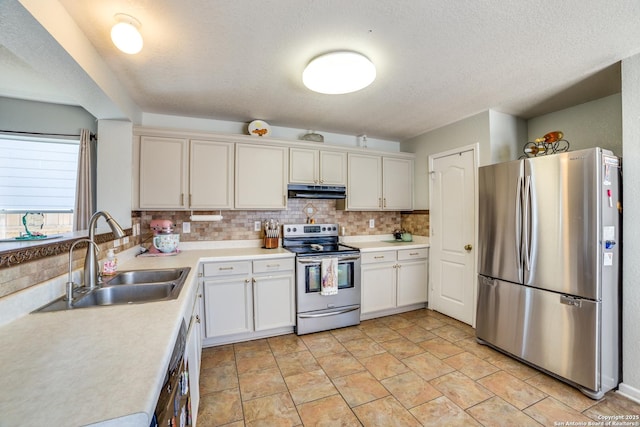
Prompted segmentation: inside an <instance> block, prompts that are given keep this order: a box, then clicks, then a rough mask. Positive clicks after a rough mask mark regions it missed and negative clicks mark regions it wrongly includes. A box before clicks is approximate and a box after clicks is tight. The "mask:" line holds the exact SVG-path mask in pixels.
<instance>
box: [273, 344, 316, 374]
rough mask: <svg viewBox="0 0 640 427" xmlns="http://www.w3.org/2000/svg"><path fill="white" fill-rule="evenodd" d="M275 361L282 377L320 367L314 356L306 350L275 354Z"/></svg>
mask: <svg viewBox="0 0 640 427" xmlns="http://www.w3.org/2000/svg"><path fill="white" fill-rule="evenodd" d="M276 363H277V364H278V367H279V368H280V371H281V372H282V376H284V377H290V376H291V375H297V374H302V373H304V372H311V371H317V370H318V369H320V365H319V364H318V362H317V361H316V358H315V357H313V355H312V354H311V352H310V351H308V350H305V351H299V352H297V353H289V354H283V355H279V356H276Z"/></svg>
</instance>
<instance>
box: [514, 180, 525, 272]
mask: <svg viewBox="0 0 640 427" xmlns="http://www.w3.org/2000/svg"><path fill="white" fill-rule="evenodd" d="M522 187H523V178H522V177H518V185H516V221H515V228H516V234H515V239H516V256H517V261H518V270H520V268H521V266H522ZM520 275H522V274H520ZM520 280H522V277H520Z"/></svg>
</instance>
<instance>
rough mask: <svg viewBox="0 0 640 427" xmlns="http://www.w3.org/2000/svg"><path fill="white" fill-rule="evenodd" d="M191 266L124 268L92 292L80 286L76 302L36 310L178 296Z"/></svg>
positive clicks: (149, 300) (118, 303) (61, 300)
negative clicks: (153, 268)
mask: <svg viewBox="0 0 640 427" xmlns="http://www.w3.org/2000/svg"><path fill="white" fill-rule="evenodd" d="M190 270H191V268H189V267H184V268H172V269H160V270H130V271H122V272H120V273H118V274H116V275H115V276H113V277H112V278H110V279H108V280H107V281H106V282H105V283H103V284H102V286H100V287H98V288H96V289H93V290H91V291H89V290H88V289H86V288H80V289H77V290H76V292H75V293H74V298H75V301H74V302H73V304H72V305H69V304H67V301H65V299H64V297H60V298H58V299H57V300H55V301H53V302H51V303H49V304H47V305H45V306H44V307H41V308H39V309H37V310H36V311H35V312H36V313H38V312H47V311H59V310H73V309H76V308H88V307H101V306H107V305H122V304H142V303H147V302H154V301H167V300H172V299H176V298H178V296H179V295H180V291H181V290H182V286H183V285H184V282H185V281H186V279H187V276H188V275H189V271H190Z"/></svg>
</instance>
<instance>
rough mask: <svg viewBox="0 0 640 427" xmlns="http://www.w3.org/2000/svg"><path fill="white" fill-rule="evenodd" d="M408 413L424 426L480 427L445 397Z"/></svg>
mask: <svg viewBox="0 0 640 427" xmlns="http://www.w3.org/2000/svg"><path fill="white" fill-rule="evenodd" d="M410 412H411V413H412V414H413V416H414V417H416V419H418V421H420V422H421V423H422V425H424V426H447V427H458V426H459V427H467V426H479V427H481V425H480V424H479V423H478V422H477V421H476V420H474V419H473V417H471V415H469V414H467V413H466V412H464V411H463V410H462V408H460V407H459V406H458V405H456V404H455V403H453V402H452V401H451V400H449V399H448V398H447V397H446V396H442V397H438V398H437V399H434V400H431V401H429V402H427V403H423V404H422V405H420V406H416V407H415V408H413V409H410ZM390 425H391V424H390Z"/></svg>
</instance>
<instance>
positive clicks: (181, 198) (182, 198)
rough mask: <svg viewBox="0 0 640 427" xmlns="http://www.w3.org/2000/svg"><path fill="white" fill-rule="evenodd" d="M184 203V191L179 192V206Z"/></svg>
mask: <svg viewBox="0 0 640 427" xmlns="http://www.w3.org/2000/svg"><path fill="white" fill-rule="evenodd" d="M183 205H184V193H180V206H183Z"/></svg>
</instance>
